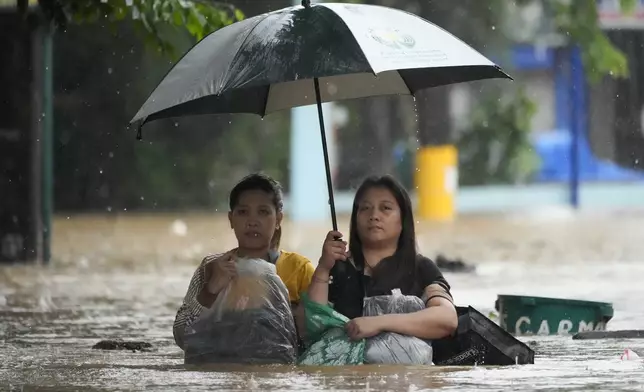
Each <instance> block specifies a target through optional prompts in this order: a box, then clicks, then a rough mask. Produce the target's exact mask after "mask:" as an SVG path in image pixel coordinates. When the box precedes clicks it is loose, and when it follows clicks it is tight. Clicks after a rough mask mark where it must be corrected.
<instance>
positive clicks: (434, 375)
mask: <svg viewBox="0 0 644 392" xmlns="http://www.w3.org/2000/svg"><path fill="white" fill-rule="evenodd" d="M177 219H180V220H181V222H179V223H174V224H173V222H175V220H177ZM340 223H341V227H345V228H346V226H347V220H346V218H344V219H341V222H340ZM327 226H329V225H320V224H315V225H305V224H288V223H287V224H286V225H285V234H284V243H283V247H284V248H285V249H289V250H295V251H299V252H301V253H303V254H305V255H306V256H309V257H310V258H311V259H312V260H316V259H317V257H318V256H319V247H320V244H321V242H322V239H323V238H324V234H325V232H326V230H327ZM345 230H346V229H345ZM418 232H419V234H418V241H419V246H420V248H421V250H422V251H423V252H424V253H425V254H426V255H428V256H435V255H436V254H437V253H438V252H443V253H445V254H446V255H448V256H450V257H463V258H464V259H465V260H466V261H468V262H471V263H475V264H477V268H478V269H477V272H476V273H475V274H449V273H447V274H446V277H447V278H448V280H449V281H450V283H451V284H452V287H453V293H454V297H455V300H456V302H457V304H459V305H472V306H474V307H476V308H477V309H479V310H480V311H482V312H483V313H487V312H490V311H492V310H493V307H494V300H495V299H496V295H497V294H529V295H538V296H554V297H567V298H578V299H588V300H596V301H608V302H612V303H613V304H614V308H615V317H614V318H613V320H611V321H610V322H609V323H608V329H612V330H614V329H638V328H639V329H644V306H642V305H641V303H642V302H641V301H642V300H644V285H643V284H642V280H643V279H644V213H642V212H638V211H625V212H613V213H605V214H593V215H589V214H584V215H577V216H573V215H571V214H567V213H553V214H549V215H548V216H543V215H532V216H527V215H522V216H505V217H499V216H496V217H489V216H482V217H473V216H471V217H463V218H460V219H458V220H457V221H456V222H454V223H445V224H438V223H434V224H430V223H425V222H419V223H418ZM233 244H234V238H233V236H232V233H231V232H230V230H229V229H228V227H227V222H226V220H225V219H224V218H223V217H222V216H219V215H213V214H209V213H191V214H176V215H135V214H129V215H82V216H76V215H71V216H58V217H57V218H56V220H55V225H54V239H53V252H54V255H55V260H54V261H53V262H52V263H51V265H49V266H46V267H35V266H11V267H8V266H6V267H0V390H7V391H14V390H15V391H21V390H22V391H36V390H39V391H42V390H44V391H143V390H145V391H188V390H190V391H193V390H195V391H199V390H217V391H240V390H248V391H260V390H261V391H318V390H325V391H326V390H329V391H330V390H334V391H422V390H441V391H449V390H454V391H474V390H484V391H550V390H552V391H555V390H557V391H589V390H597V391H642V390H644V361H642V360H639V361H620V359H619V356H620V354H621V353H622V351H623V350H624V349H626V348H631V349H632V350H634V351H635V352H638V353H639V354H640V355H642V357H643V358H644V340H640V341H637V340H630V341H629V340H621V341H618V340H606V341H573V340H571V339H570V337H530V338H522V340H524V341H526V342H528V343H529V344H530V345H532V346H533V348H534V349H535V351H536V353H537V356H536V359H535V364H534V365H530V366H511V367H505V368H490V367H481V366H479V367H463V368H457V367H452V368H439V367H429V368H427V367H423V368H421V367H396V366H387V367H376V366H364V367H350V368H295V367H264V368H251V367H223V368H222V367H217V368H211V369H194V368H188V367H184V365H183V357H182V352H181V350H180V349H179V348H177V347H176V346H175V345H174V341H173V339H172V330H171V328H172V322H173V319H174V315H175V311H176V308H177V307H178V306H179V304H180V302H181V299H182V297H183V295H184V293H185V289H186V287H187V284H188V281H189V279H190V276H191V275H192V273H193V271H194V267H195V266H196V265H197V264H198V263H199V261H200V259H201V257H202V256H203V255H204V254H206V253H207V252H216V251H221V250H226V249H228V248H230V247H231V246H233ZM109 338H123V339H129V340H145V341H148V342H150V343H152V344H153V345H154V350H153V351H151V352H137V353H132V352H126V351H98V350H92V349H91V347H92V346H93V345H94V344H95V343H96V342H98V341H99V340H101V339H109Z"/></svg>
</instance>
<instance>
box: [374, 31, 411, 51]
mask: <svg viewBox="0 0 644 392" xmlns="http://www.w3.org/2000/svg"><path fill="white" fill-rule="evenodd" d="M368 34H369V36H370V37H371V38H372V39H373V40H374V41H376V42H378V43H379V44H382V45H385V46H388V47H390V48H394V49H404V48H407V49H409V48H413V47H414V45H416V40H415V39H414V37H412V36H411V35H409V34H405V33H403V32H401V31H400V30H398V29H369V33H368Z"/></svg>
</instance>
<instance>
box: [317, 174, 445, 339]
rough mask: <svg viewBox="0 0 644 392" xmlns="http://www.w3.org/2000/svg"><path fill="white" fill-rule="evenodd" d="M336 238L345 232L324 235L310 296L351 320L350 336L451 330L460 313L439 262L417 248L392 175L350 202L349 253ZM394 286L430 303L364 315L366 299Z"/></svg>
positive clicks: (367, 184) (405, 201)
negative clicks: (418, 307)
mask: <svg viewBox="0 0 644 392" xmlns="http://www.w3.org/2000/svg"><path fill="white" fill-rule="evenodd" d="M336 238H342V233H339V232H335V231H332V232H329V234H328V235H327V237H326V240H325V242H324V245H323V247H322V256H321V257H320V261H319V263H318V266H317V268H316V270H315V273H314V275H313V279H312V282H311V285H310V287H309V290H308V294H309V297H310V298H311V300H313V301H315V302H317V303H320V304H328V303H330V304H331V305H332V306H333V307H334V308H335V310H336V311H338V312H340V313H342V314H344V315H345V316H347V317H348V318H350V319H352V320H351V322H349V323H348V324H347V333H348V334H349V336H350V337H351V338H353V339H363V338H369V337H372V336H375V335H377V334H379V333H381V332H395V333H400V334H404V335H411V336H416V337H418V338H421V339H440V338H444V337H447V336H450V335H452V334H453V333H454V331H455V330H456V327H457V324H458V319H457V315H456V309H455V308H454V305H453V303H452V296H451V294H450V286H449V284H448V283H447V281H446V280H445V278H444V277H443V275H442V274H441V272H440V271H439V269H438V267H437V266H436V264H434V262H432V261H431V260H430V259H428V258H426V257H423V256H421V255H419V254H418V252H417V250H416V234H415V230H414V216H413V212H412V206H411V201H410V199H409V195H408V194H407V192H406V191H405V189H404V188H403V187H402V186H401V185H400V184H399V183H398V182H397V181H396V180H395V179H394V178H393V177H391V176H383V177H371V178H368V179H367V180H365V181H364V182H363V183H362V185H361V186H360V188H359V189H358V191H357V192H356V196H355V199H354V202H353V210H352V212H351V227H350V236H349V240H350V242H349V251H348V252H347V248H346V246H347V243H346V242H345V241H342V240H337V239H336ZM336 260H337V262H336ZM393 289H400V291H401V292H402V294H404V295H415V296H417V297H419V298H421V299H422V300H423V301H424V302H425V305H426V309H424V310H422V311H418V312H415V313H409V314H387V315H382V316H374V317H363V316H362V304H363V300H364V298H365V297H369V296H375V295H389V294H391V291H392V290H393Z"/></svg>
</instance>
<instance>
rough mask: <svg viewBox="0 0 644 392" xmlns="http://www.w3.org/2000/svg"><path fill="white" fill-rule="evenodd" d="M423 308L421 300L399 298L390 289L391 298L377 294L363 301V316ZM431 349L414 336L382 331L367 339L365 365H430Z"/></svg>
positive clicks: (409, 296) (429, 343) (397, 293)
mask: <svg viewBox="0 0 644 392" xmlns="http://www.w3.org/2000/svg"><path fill="white" fill-rule="evenodd" d="M423 309H425V304H424V303H423V301H422V300H421V299H420V298H418V297H415V296H412V295H402V294H401V292H400V290H397V289H396V290H392V295H381V296H376V297H368V298H365V299H364V308H363V315H364V316H380V315H383V314H396V313H398V314H399V313H413V312H417V311H420V310H423ZM432 354H433V353H432V346H431V342H430V341H425V340H422V339H419V338H417V337H414V336H406V335H401V334H397V333H394V332H383V333H380V334H378V335H376V336H374V337H372V338H369V339H367V343H366V347H365V363H368V364H400V365H431V364H432Z"/></svg>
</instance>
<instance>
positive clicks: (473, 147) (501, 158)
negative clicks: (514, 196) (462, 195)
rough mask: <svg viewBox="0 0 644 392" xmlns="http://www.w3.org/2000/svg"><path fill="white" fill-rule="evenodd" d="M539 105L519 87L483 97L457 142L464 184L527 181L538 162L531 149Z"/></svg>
mask: <svg viewBox="0 0 644 392" xmlns="http://www.w3.org/2000/svg"><path fill="white" fill-rule="evenodd" d="M535 113H536V105H535V103H534V102H533V101H531V100H530V99H529V98H528V97H527V96H526V95H525V92H524V91H523V90H522V89H520V90H518V92H517V93H516V94H511V96H509V97H502V96H501V94H500V93H498V92H497V93H496V94H493V95H491V96H490V97H488V99H486V100H484V101H483V102H482V103H481V105H480V106H479V107H477V108H476V109H475V111H474V113H473V115H472V122H471V125H470V127H469V128H468V129H466V130H465V131H463V132H462V134H461V135H460V137H459V138H458V141H457V146H458V150H459V160H460V162H459V168H460V172H461V174H460V176H459V181H460V183H461V185H483V184H486V185H487V184H508V183H517V182H525V181H526V180H528V179H529V176H530V175H531V174H532V173H533V172H534V170H535V169H536V168H537V167H538V164H539V161H538V157H537V155H536V154H535V152H534V151H533V150H532V149H531V148H530V140H529V138H530V132H531V127H530V122H531V121H532V117H533V116H534V114H535Z"/></svg>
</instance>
